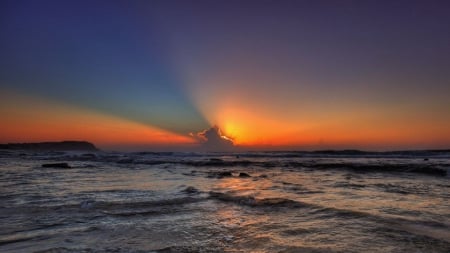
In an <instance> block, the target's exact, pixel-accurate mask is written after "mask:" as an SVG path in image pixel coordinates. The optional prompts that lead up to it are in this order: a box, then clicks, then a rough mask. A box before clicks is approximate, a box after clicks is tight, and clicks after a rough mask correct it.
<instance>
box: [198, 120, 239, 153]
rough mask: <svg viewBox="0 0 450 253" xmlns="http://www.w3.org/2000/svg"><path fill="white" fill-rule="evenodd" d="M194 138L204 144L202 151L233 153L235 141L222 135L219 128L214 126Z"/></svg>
mask: <svg viewBox="0 0 450 253" xmlns="http://www.w3.org/2000/svg"><path fill="white" fill-rule="evenodd" d="M191 135H193V134H191ZM193 136H194V137H196V138H197V139H198V140H199V141H200V142H201V143H202V149H204V150H206V151H231V150H232V149H233V148H234V143H233V141H232V140H231V139H230V138H228V137H226V136H224V135H222V133H221V131H220V128H219V127H218V126H213V127H211V128H209V129H206V130H204V131H202V132H199V133H197V134H196V135H193Z"/></svg>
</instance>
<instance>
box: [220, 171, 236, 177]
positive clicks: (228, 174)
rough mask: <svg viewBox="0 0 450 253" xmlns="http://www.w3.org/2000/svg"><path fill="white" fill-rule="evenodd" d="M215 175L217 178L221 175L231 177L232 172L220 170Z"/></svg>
mask: <svg viewBox="0 0 450 253" xmlns="http://www.w3.org/2000/svg"><path fill="white" fill-rule="evenodd" d="M217 176H218V177H219V178H222V177H232V176H233V173H231V172H230V171H222V172H219V173H217Z"/></svg>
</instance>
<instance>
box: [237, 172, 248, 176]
mask: <svg viewBox="0 0 450 253" xmlns="http://www.w3.org/2000/svg"><path fill="white" fill-rule="evenodd" d="M239 177H250V175H249V174H247V173H245V172H241V173H239Z"/></svg>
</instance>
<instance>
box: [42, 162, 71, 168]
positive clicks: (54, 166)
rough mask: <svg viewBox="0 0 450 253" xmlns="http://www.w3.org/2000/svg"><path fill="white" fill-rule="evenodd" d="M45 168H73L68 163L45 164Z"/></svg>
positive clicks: (43, 165)
mask: <svg viewBox="0 0 450 253" xmlns="http://www.w3.org/2000/svg"><path fill="white" fill-rule="evenodd" d="M42 167H43V168H71V167H70V166H69V164H68V163H44V164H42Z"/></svg>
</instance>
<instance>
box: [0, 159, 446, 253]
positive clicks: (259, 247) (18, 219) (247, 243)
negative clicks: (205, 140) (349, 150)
mask: <svg viewBox="0 0 450 253" xmlns="http://www.w3.org/2000/svg"><path fill="white" fill-rule="evenodd" d="M61 162H63V163H64V162H66V163H68V164H69V165H70V167H71V168H43V167H42V166H41V165H42V164H44V163H61ZM449 168H450V156H446V155H440V156H436V157H431V158H430V159H429V160H426V161H425V160H424V159H423V157H421V156H417V155H406V156H401V155H398V154H396V155H392V156H389V155H385V156H363V155H324V154H315V155H311V154H310V155H305V154H295V153H280V152H278V153H240V154H238V156H237V154H220V153H209V154H194V153H102V152H99V153H94V154H82V153H62V152H53V153H21V152H17V151H14V152H12V151H1V152H0V201H1V203H2V204H1V206H0V252H450V178H449V176H448V170H449ZM240 173H246V174H248V175H245V174H241V175H240Z"/></svg>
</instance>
